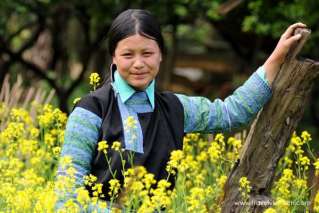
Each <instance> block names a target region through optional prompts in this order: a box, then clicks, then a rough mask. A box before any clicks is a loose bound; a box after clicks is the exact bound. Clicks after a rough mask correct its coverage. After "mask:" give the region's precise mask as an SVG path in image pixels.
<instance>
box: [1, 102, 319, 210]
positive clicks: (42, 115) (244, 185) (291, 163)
mask: <svg viewBox="0 0 319 213" xmlns="http://www.w3.org/2000/svg"><path fill="white" fill-rule="evenodd" d="M30 105H32V110H31V108H30V106H28V107H18V106H16V107H8V106H7V105H6V104H5V102H1V103H0V128H1V132H0V171H1V172H0V188H1V190H0V212H54V211H59V212H81V211H83V212H105V211H107V209H112V212H120V211H121V210H120V208H125V209H126V210H128V211H137V212H154V211H156V210H157V211H162V212H196V213H197V212H220V211H221V204H222V201H223V196H224V194H223V193H224V190H223V188H224V185H225V182H226V180H227V176H228V174H229V173H230V171H231V168H232V166H233V165H234V164H235V162H236V160H237V159H238V157H239V155H240V151H241V148H242V146H243V141H242V140H239V139H236V138H235V137H228V138H225V136H224V135H223V134H216V135H200V134H188V135H186V136H185V138H184V147H183V150H178V151H174V152H172V153H171V156H170V161H169V162H168V164H167V167H166V169H167V171H168V173H169V176H170V177H174V178H175V179H176V185H175V188H174V189H172V188H171V187H170V183H169V182H168V181H167V180H168V178H169V177H168V178H167V179H164V180H159V181H158V182H157V181H155V179H154V175H152V174H150V173H148V172H147V171H146V170H145V168H143V167H141V166H135V167H133V168H130V169H127V170H124V169H123V170H122V172H123V176H124V177H125V179H124V183H123V184H121V183H120V182H119V181H118V180H117V179H116V174H114V179H112V180H111V181H110V182H109V183H110V188H109V192H108V196H110V197H111V200H110V202H107V203H106V202H102V201H101V200H100V199H99V198H103V197H104V196H105V195H103V194H102V190H101V189H102V185H101V184H99V183H97V182H96V177H94V176H92V175H88V176H86V177H84V182H85V184H86V185H87V186H89V187H91V188H92V190H93V197H90V196H89V193H88V191H87V190H86V189H85V187H83V186H82V187H78V186H76V185H75V175H76V170H75V169H74V168H73V167H72V159H71V158H70V157H68V156H66V157H63V158H60V157H59V156H60V152H61V147H62V145H63V138H64V128H65V125H66V122H67V115H66V114H64V113H62V112H61V111H60V110H59V109H58V108H55V107H53V106H52V105H50V104H44V105H43V104H37V103H34V102H32V103H31V104H30ZM127 126H129V127H131V128H134V121H132V120H128V122H127ZM310 143H312V139H311V136H310V134H309V133H308V132H306V131H304V132H301V134H300V135H297V134H294V135H292V137H291V140H290V143H289V146H288V147H287V149H286V152H285V155H284V156H283V157H282V158H281V160H280V162H279V165H278V168H277V172H276V177H275V180H274V185H273V188H272V191H271V195H272V198H273V199H274V202H273V206H272V207H271V208H268V209H267V210H265V212H267V213H270V212H304V210H305V209H309V208H310V206H311V205H312V208H313V209H314V211H315V212H319V194H317V195H316V196H314V199H311V189H313V185H312V184H313V183H312V182H311V181H310V180H311V179H312V178H313V176H314V175H315V176H318V175H319V172H318V171H319V160H318V159H317V156H315V155H314V154H313V152H312V151H311V149H310ZM97 149H98V150H99V151H101V152H103V153H104V154H107V152H108V151H109V150H110V149H113V150H114V151H117V152H120V153H123V152H124V150H123V149H122V147H121V144H120V143H118V142H112V145H111V143H110V142H108V141H101V142H99V143H98V147H97ZM132 157H134V156H133V155H132ZM109 160H111V159H109ZM59 162H60V166H61V167H62V168H63V169H64V170H65V171H66V175H64V176H59V177H58V178H57V177H56V170H57V166H58V163H59ZM123 163H124V164H125V161H123ZM105 166H106V167H107V166H108V165H105ZM123 168H124V166H123ZM310 171H314V172H310ZM238 186H239V190H240V191H241V195H242V200H243V201H248V198H249V193H250V191H251V186H250V181H249V179H248V178H247V177H241V179H240V181H239V183H238ZM61 199H62V200H63V202H62V204H61V203H60V204H59V205H58V206H59V209H56V208H55V207H56V204H57V203H58V202H59V200H61ZM311 201H313V202H311ZM244 209H245V208H244ZM244 211H245V210H244Z"/></svg>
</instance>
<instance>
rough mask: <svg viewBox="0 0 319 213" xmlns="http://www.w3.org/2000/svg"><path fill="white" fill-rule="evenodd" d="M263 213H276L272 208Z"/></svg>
mask: <svg viewBox="0 0 319 213" xmlns="http://www.w3.org/2000/svg"><path fill="white" fill-rule="evenodd" d="M264 213H277V211H276V209H274V208H267V209H266V210H265V211H264Z"/></svg>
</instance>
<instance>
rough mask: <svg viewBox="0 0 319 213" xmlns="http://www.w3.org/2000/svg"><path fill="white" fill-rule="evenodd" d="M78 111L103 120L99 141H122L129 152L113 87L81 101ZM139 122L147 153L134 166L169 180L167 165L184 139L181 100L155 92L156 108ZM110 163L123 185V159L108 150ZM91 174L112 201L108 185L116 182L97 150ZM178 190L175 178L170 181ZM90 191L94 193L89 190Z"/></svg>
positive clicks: (125, 154)
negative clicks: (85, 111)
mask: <svg viewBox="0 0 319 213" xmlns="http://www.w3.org/2000/svg"><path fill="white" fill-rule="evenodd" d="M77 106H78V107H82V108H85V109H87V110H89V111H91V112H93V113H95V114H96V115H98V116H99V117H100V118H102V124H101V128H100V132H99V133H100V134H99V140H98V141H101V140H106V141H107V142H108V144H109V146H110V147H111V146H112V143H113V142H114V141H120V142H121V145H122V147H124V148H125V143H124V140H123V125H122V120H121V115H120V111H119V108H118V104H117V100H116V98H115V95H114V91H113V89H112V86H111V85H110V83H105V84H104V85H103V86H102V87H101V88H99V89H97V90H96V91H94V92H91V93H90V94H89V95H87V96H85V97H84V98H82V99H81V101H80V102H79V103H78V104H77ZM138 118H139V122H140V124H141V127H142V132H143V139H144V141H143V150H144V153H143V154H141V153H136V152H135V153H134V165H135V166H136V165H142V166H144V167H145V168H146V169H147V171H148V172H151V173H153V174H154V175H155V178H156V180H160V179H166V178H167V172H166V170H165V168H166V164H167V162H168V160H169V157H170V153H171V152H172V151H173V150H177V149H182V143H183V136H184V110H183V106H182V104H181V103H180V101H179V100H178V98H177V97H176V96H175V95H174V94H172V93H170V92H161V93H159V92H155V108H154V111H153V112H150V113H139V114H138ZM127 152H128V151H125V152H124V158H125V160H126V162H127V163H126V168H128V167H130V166H131V165H128V162H129V161H128V159H127ZM107 155H108V159H112V160H111V168H112V171H113V172H115V171H116V174H117V175H116V178H117V179H119V180H120V182H122V183H123V176H122V173H121V168H122V164H121V158H120V155H119V153H118V152H117V151H114V150H112V149H108V154H107ZM91 166H92V167H91V174H93V175H95V176H96V177H97V178H98V182H99V183H103V194H104V195H105V196H106V198H105V199H106V200H108V199H109V198H108V193H107V192H108V189H109V184H108V181H109V180H110V179H112V176H111V173H110V171H109V169H108V166H107V162H106V159H105V156H104V153H102V152H98V150H97V147H96V149H95V153H94V156H93V160H92V162H91ZM170 182H171V183H172V187H174V178H171V179H170ZM88 190H89V191H91V190H90V189H89V188H88Z"/></svg>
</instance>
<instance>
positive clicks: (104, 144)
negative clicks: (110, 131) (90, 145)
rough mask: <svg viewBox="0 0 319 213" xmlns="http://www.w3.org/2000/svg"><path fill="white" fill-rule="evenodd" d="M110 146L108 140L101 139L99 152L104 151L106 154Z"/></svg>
mask: <svg viewBox="0 0 319 213" xmlns="http://www.w3.org/2000/svg"><path fill="white" fill-rule="evenodd" d="M108 148H109V145H108V144H107V141H105V140H103V141H100V142H99V143H98V148H97V150H98V151H99V152H101V151H102V152H103V153H104V154H106V153H107V149H108Z"/></svg>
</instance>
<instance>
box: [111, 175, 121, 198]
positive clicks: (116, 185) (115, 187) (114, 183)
mask: <svg viewBox="0 0 319 213" xmlns="http://www.w3.org/2000/svg"><path fill="white" fill-rule="evenodd" d="M109 184H110V190H109V193H108V194H109V195H110V196H112V197H116V196H117V194H118V192H119V189H120V187H121V184H120V181H119V180H117V179H111V180H110V181H109Z"/></svg>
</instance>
